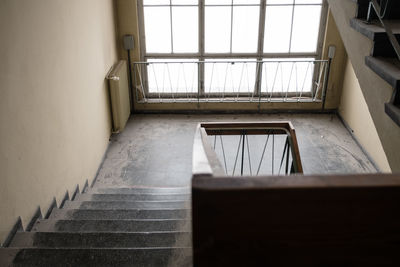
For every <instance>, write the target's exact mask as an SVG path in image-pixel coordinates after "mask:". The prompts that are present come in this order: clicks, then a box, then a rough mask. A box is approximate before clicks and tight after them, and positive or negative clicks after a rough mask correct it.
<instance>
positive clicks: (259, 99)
mask: <svg viewBox="0 0 400 267" xmlns="http://www.w3.org/2000/svg"><path fill="white" fill-rule="evenodd" d="M264 63H265V62H263V61H261V63H260V66H261V70H262V73H263V75H264V76H265V78H264V79H265V89H266V94H268V84H267V70H266V67H265V68H264ZM261 94H262V79H261V84H260V92H259V95H258V107H259V108H260V107H261Z"/></svg>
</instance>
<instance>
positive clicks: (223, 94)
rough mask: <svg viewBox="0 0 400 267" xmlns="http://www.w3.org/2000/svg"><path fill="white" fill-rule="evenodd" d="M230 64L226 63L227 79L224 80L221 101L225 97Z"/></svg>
mask: <svg viewBox="0 0 400 267" xmlns="http://www.w3.org/2000/svg"><path fill="white" fill-rule="evenodd" d="M228 66H229V63H226V68H225V81H224V90H223V91H222V98H221V102H222V101H223V100H224V98H225V88H226V80H227V78H228Z"/></svg>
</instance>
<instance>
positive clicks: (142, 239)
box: [10, 232, 192, 248]
mask: <svg viewBox="0 0 400 267" xmlns="http://www.w3.org/2000/svg"><path fill="white" fill-rule="evenodd" d="M191 245H192V242H191V233H189V232H147V233H133V232H119V233H117V232H85V233H71V232H19V233H17V234H16V235H15V236H14V238H13V240H12V241H11V244H10V247H24V248H29V247H38V248H54V247H55V248H143V247H176V246H178V247H190V246H191Z"/></svg>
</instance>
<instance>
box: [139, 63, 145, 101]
mask: <svg viewBox="0 0 400 267" xmlns="http://www.w3.org/2000/svg"><path fill="white" fill-rule="evenodd" d="M138 71H139V68H138ZM139 80H140V88H141V91H142V94H143V99H144V101H145V102H146V94H145V91H144V86H143V79H142V66H141V65H140V72H139Z"/></svg>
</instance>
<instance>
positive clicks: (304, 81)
mask: <svg viewBox="0 0 400 267" xmlns="http://www.w3.org/2000/svg"><path fill="white" fill-rule="evenodd" d="M309 67H310V63H308V64H307V69H306V75H305V76H304V79H303V86H302V87H301V92H300V97H299V98H301V97H302V95H303V90H304V85H305V83H306V79H307V74H308V69H309ZM311 91H312V90H311ZM311 93H312V92H311Z"/></svg>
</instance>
